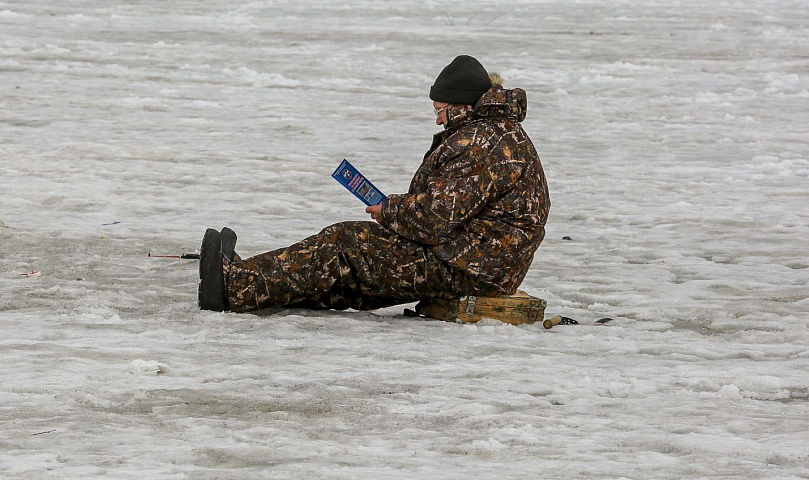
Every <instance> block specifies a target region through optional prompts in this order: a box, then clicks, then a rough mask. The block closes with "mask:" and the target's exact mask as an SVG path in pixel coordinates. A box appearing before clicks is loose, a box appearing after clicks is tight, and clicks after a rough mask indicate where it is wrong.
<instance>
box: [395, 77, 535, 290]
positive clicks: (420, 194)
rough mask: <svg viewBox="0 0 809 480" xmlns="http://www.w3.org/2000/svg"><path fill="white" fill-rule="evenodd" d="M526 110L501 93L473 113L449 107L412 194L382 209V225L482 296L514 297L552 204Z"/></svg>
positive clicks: (493, 92) (515, 97) (495, 90)
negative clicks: (445, 266)
mask: <svg viewBox="0 0 809 480" xmlns="http://www.w3.org/2000/svg"><path fill="white" fill-rule="evenodd" d="M526 109H527V101H526V95H525V91H524V90H522V89H519V88H516V89H514V90H506V89H504V88H503V87H502V86H500V85H494V86H492V88H491V89H490V90H489V91H488V92H486V93H485V94H483V96H482V97H481V98H480V100H479V101H478V102H477V104H476V105H475V106H474V108H473V109H472V110H464V109H462V108H459V107H454V106H451V107H449V108H448V109H447V120H448V121H447V124H446V125H445V130H444V131H443V132H440V133H438V134H436V135H435V137H434V139H433V144H432V146H431V147H430V150H428V151H427V153H426V154H425V155H424V161H423V163H422V164H421V167H419V169H418V171H416V174H415V175H414V177H413V180H412V182H411V183H410V189H409V190H408V193H407V194H402V195H390V196H389V197H388V200H387V201H386V202H385V203H384V204H383V206H382V223H383V225H385V226H386V227H387V228H389V229H391V230H393V231H394V232H396V233H397V234H399V235H401V236H402V237H405V238H408V239H410V240H413V241H416V242H419V243H422V244H426V245H428V246H429V248H430V249H431V250H432V251H433V253H434V254H435V255H436V256H437V257H438V258H439V259H441V260H443V261H444V262H446V263H448V264H449V265H450V266H452V267H454V268H455V269H457V270H459V271H461V272H463V273H464V274H465V276H466V277H467V280H468V281H466V282H464V283H465V284H466V288H468V289H472V290H473V291H474V292H475V293H478V294H510V293H514V291H515V290H516V289H517V287H518V286H519V285H520V283H521V282H522V280H523V278H524V277H525V274H526V273H527V271H528V267H529V266H530V265H531V262H532V261H533V258H534V252H535V251H536V249H537V247H539V244H540V243H541V242H542V239H543V238H544V236H545V222H546V221H547V219H548V210H549V209H550V199H549V197H548V187H547V183H546V180H545V174H544V173H543V171H542V165H541V163H540V161H539V156H538V155H537V151H536V149H535V148H534V145H533V144H532V143H531V140H530V139H529V138H528V135H527V134H526V133H525V131H524V130H523V129H522V126H520V122H521V121H522V120H523V119H524V118H525V114H526ZM470 293H472V292H470Z"/></svg>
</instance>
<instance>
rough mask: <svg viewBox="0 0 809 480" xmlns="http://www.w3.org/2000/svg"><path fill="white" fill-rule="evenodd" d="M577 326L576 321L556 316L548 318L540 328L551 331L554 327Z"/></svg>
mask: <svg viewBox="0 0 809 480" xmlns="http://www.w3.org/2000/svg"><path fill="white" fill-rule="evenodd" d="M578 324H579V322H577V321H576V320H573V319H572V318H570V317H563V316H561V315H557V316H555V317H553V318H549V319H547V320H545V321H543V322H542V326H543V327H545V328H546V329H551V328H553V327H555V326H556V325H578Z"/></svg>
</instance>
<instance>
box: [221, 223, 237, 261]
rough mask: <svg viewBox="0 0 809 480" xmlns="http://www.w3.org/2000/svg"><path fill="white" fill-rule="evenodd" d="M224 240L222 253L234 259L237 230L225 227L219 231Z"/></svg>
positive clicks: (230, 259) (228, 258)
mask: <svg viewBox="0 0 809 480" xmlns="http://www.w3.org/2000/svg"><path fill="white" fill-rule="evenodd" d="M219 236H220V238H221V241H222V255H224V256H225V258H226V259H227V260H228V262H232V261H233V256H234V255H235V254H236V232H234V231H233V230H231V229H229V228H228V227H225V228H223V229H222V231H221V232H219Z"/></svg>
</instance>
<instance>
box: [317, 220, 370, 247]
mask: <svg viewBox="0 0 809 480" xmlns="http://www.w3.org/2000/svg"><path fill="white" fill-rule="evenodd" d="M372 225H376V224H375V223H373V222H340V223H335V224H333V225H329V226H328V227H326V228H324V229H323V230H322V231H321V232H320V236H321V237H323V238H324V240H325V241H326V242H328V243H330V244H332V245H339V246H340V247H344V248H350V247H352V246H354V245H357V244H358V243H359V241H361V240H363V239H364V238H367V233H368V231H369V227H370V226H372Z"/></svg>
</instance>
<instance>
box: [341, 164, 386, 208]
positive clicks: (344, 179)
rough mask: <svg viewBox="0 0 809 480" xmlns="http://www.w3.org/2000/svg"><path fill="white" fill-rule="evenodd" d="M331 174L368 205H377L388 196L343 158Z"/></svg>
mask: <svg viewBox="0 0 809 480" xmlns="http://www.w3.org/2000/svg"><path fill="white" fill-rule="evenodd" d="M331 176H332V177H334V179H335V180H337V181H338V182H340V184H341V185H342V186H344V187H346V188H347V189H348V191H350V192H351V193H353V194H354V196H356V197H357V198H359V199H360V200H362V201H363V203H365V204H366V205H368V206H373V205H379V204H380V203H382V202H384V201H385V200H387V198H388V197H386V196H385V194H384V193H382V192H380V191H379V189H378V188H376V187H375V186H374V184H373V183H371V182H369V181H368V179H367V178H365V177H364V176H363V175H362V174H361V173H360V172H359V170H357V169H356V168H354V166H353V165H351V164H350V163H348V160H346V159H343V161H342V163H340V166H339V167H337V170H335V171H334V173H332V174H331Z"/></svg>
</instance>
